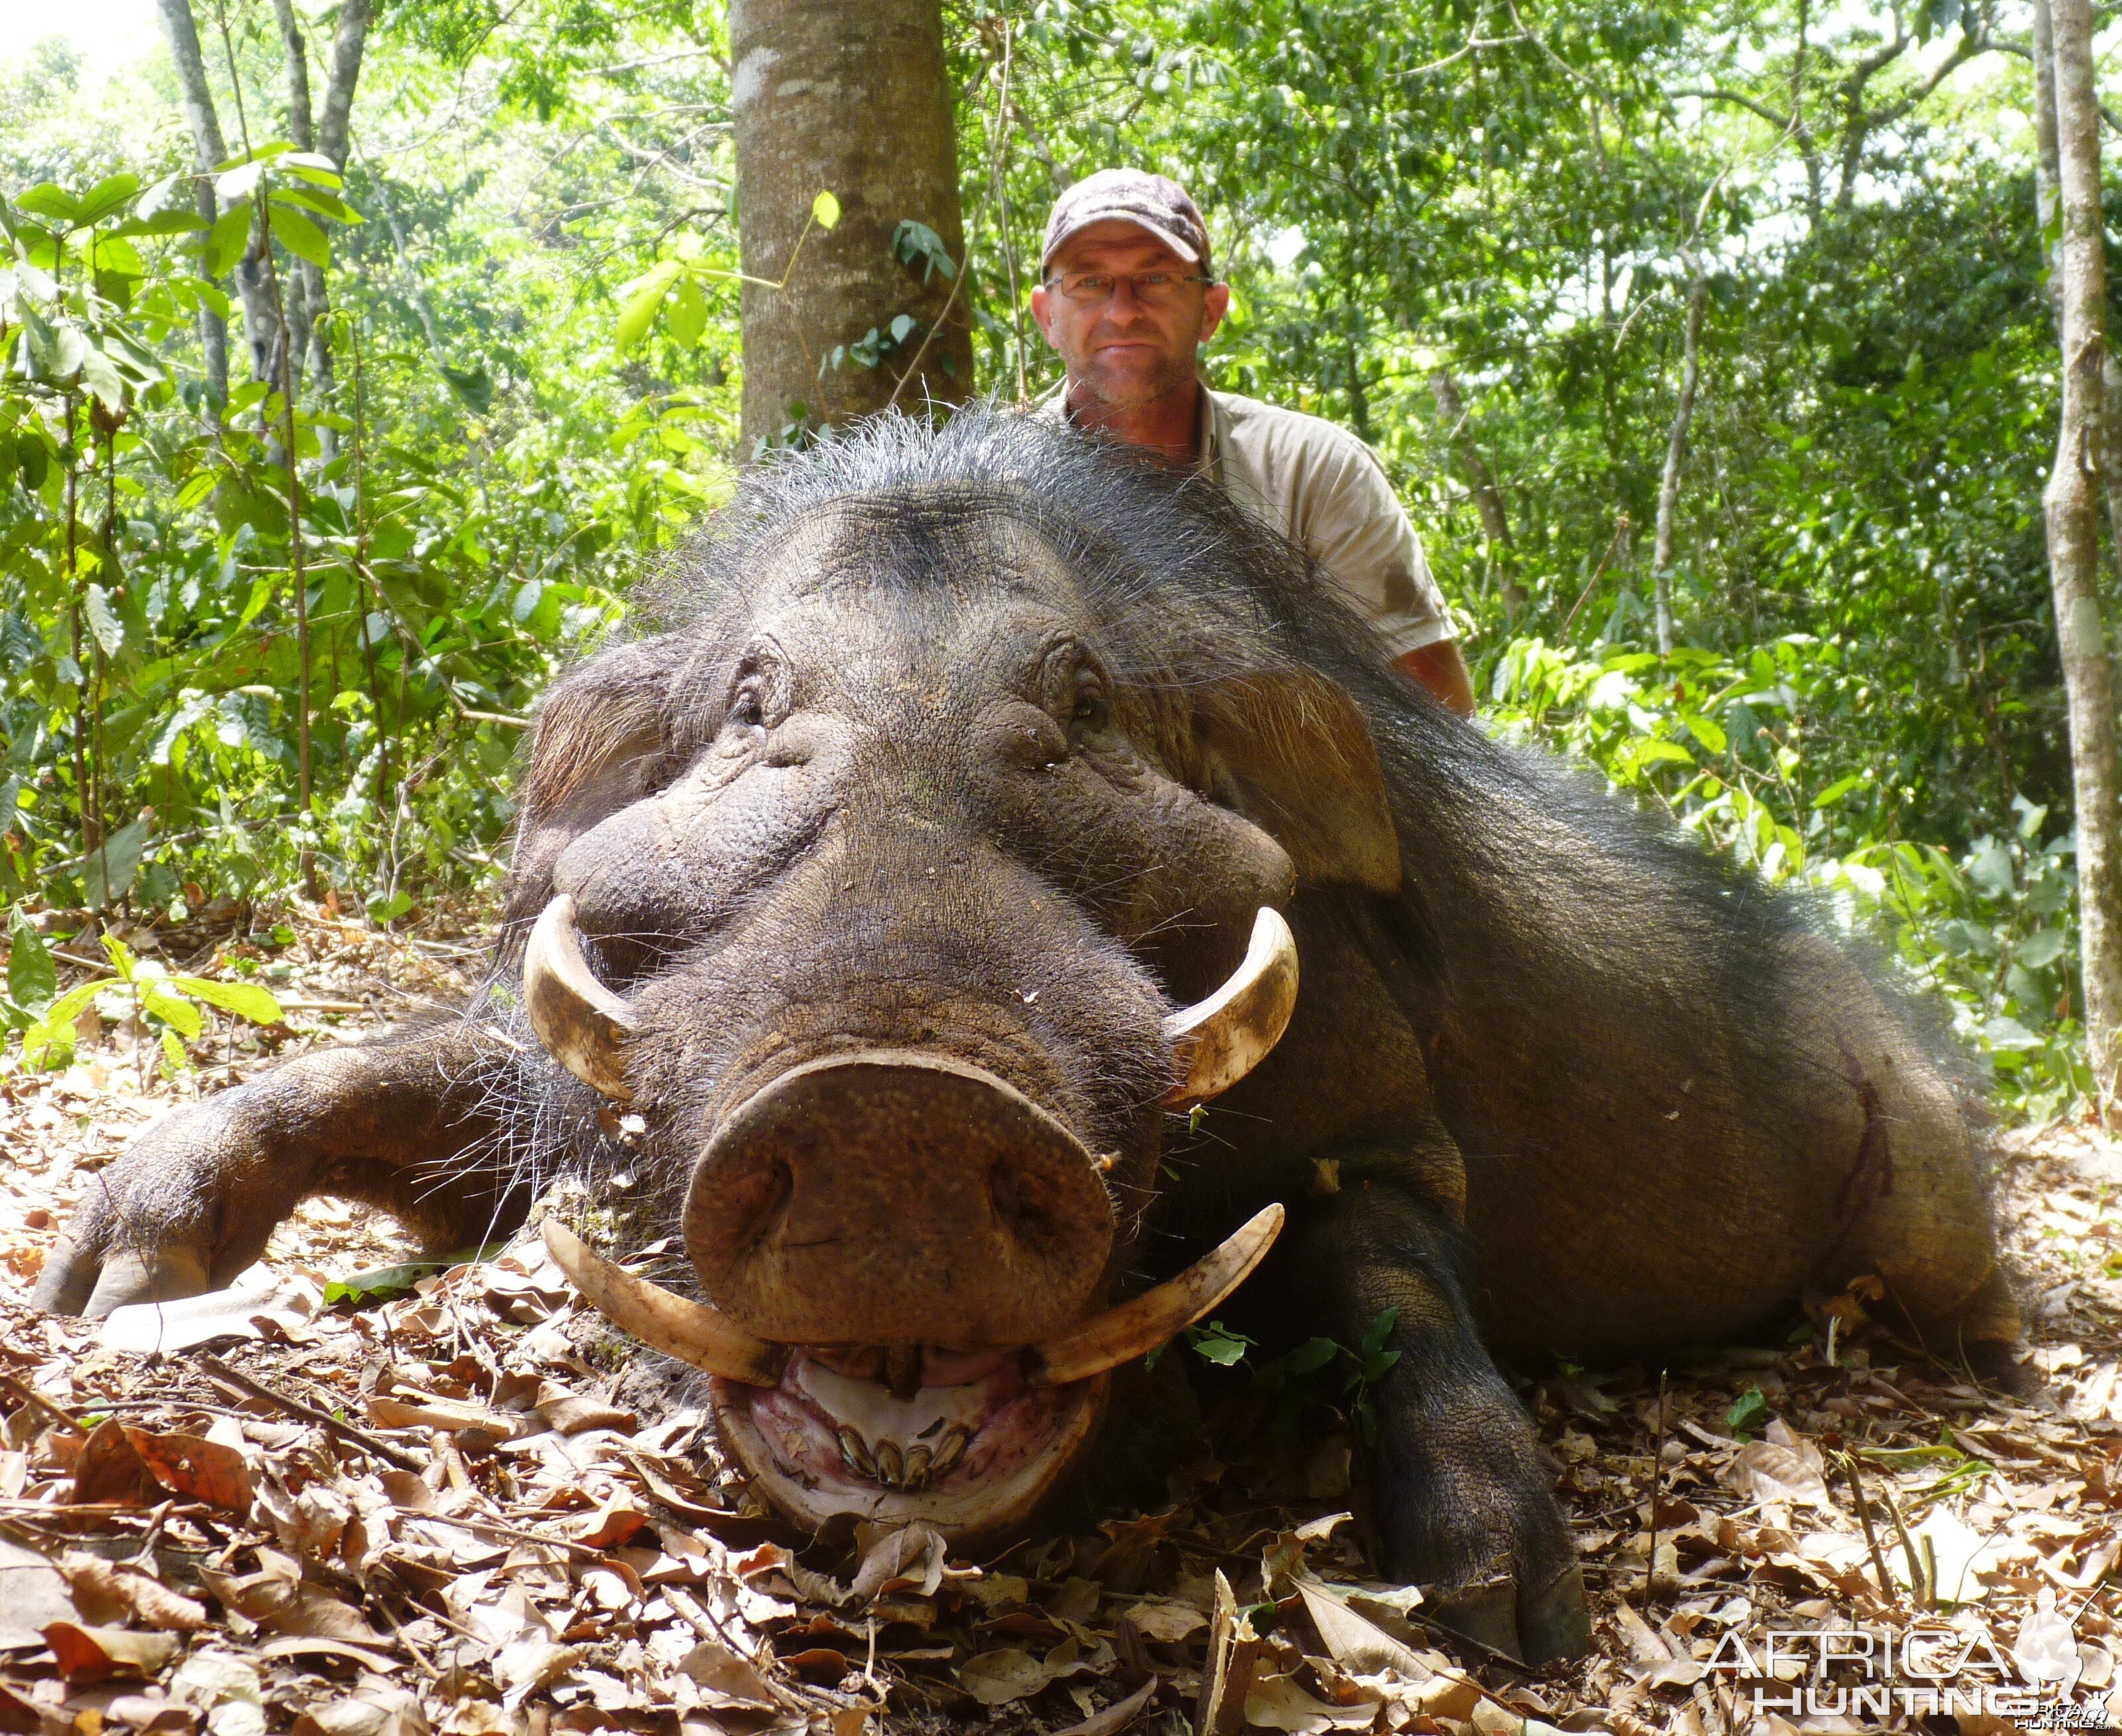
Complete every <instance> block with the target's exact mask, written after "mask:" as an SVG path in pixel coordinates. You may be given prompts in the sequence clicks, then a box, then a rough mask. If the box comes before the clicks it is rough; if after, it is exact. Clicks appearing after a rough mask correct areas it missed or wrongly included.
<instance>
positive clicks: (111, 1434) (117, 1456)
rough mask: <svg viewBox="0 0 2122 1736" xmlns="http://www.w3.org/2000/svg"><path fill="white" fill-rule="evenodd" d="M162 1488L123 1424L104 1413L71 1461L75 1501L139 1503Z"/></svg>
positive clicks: (155, 1494)
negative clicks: (137, 1450) (158, 1485)
mask: <svg viewBox="0 0 2122 1736" xmlns="http://www.w3.org/2000/svg"><path fill="white" fill-rule="evenodd" d="M160 1493H161V1491H160V1490H158V1489H157V1487H156V1486H155V1479H154V1477H153V1476H152V1473H151V1472H149V1471H148V1469H147V1466H146V1465H145V1464H144V1463H142V1461H141V1458H140V1455H139V1454H138V1453H137V1452H135V1451H134V1450H133V1443H132V1442H131V1441H130V1440H129V1439H127V1430H126V1427H125V1425H124V1423H122V1422H120V1421H119V1420H118V1419H117V1418H116V1417H115V1416H106V1417H105V1418H104V1419H103V1421H101V1422H99V1423H98V1424H96V1426H95V1428H94V1429H92V1430H91V1431H90V1432H89V1436H88V1439H87V1440H86V1441H85V1442H84V1443H82V1446H81V1449H80V1450H79V1452H78V1453H77V1454H76V1455H75V1457H74V1462H73V1498H74V1499H75V1500H77V1501H120V1502H123V1503H124V1504H126V1505H129V1506H138V1505H141V1504H142V1503H143V1502H145V1501H146V1500H148V1499H149V1498H150V1497H151V1496H157V1495H159V1494H160Z"/></svg>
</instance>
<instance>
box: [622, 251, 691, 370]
mask: <svg viewBox="0 0 2122 1736" xmlns="http://www.w3.org/2000/svg"><path fill="white" fill-rule="evenodd" d="M684 273H685V267H684V266H683V265H682V264H680V263H679V262H678V261H677V260H675V259H666V260H665V261H664V262H663V263H662V264H661V265H658V266H657V268H655V270H653V271H652V272H650V273H648V274H647V276H646V277H640V278H635V279H634V280H633V282H631V283H629V284H627V285H625V286H624V287H622V288H621V289H620V291H619V294H620V296H622V297H624V299H623V300H622V301H620V303H619V324H618V326H617V328H616V329H615V336H616V337H617V338H618V340H619V348H621V349H623V350H629V349H632V348H633V346H634V345H635V344H637V343H640V342H641V340H642V339H643V338H645V337H647V335H648V326H649V322H650V321H652V320H654V319H655V317H656V310H657V308H659V307H661V306H662V305H663V298H664V296H666V295H668V294H670V292H671V285H672V284H674V283H675V282H677V281H678V279H679V278H680V277H681V276H683V275H684Z"/></svg>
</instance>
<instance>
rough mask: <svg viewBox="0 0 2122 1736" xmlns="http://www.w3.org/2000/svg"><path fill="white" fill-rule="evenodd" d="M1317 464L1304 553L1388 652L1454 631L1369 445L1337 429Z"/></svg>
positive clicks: (1409, 526) (1410, 527)
mask: <svg viewBox="0 0 2122 1736" xmlns="http://www.w3.org/2000/svg"><path fill="white" fill-rule="evenodd" d="M1334 444H1335V445H1336V446H1338V447H1339V449H1340V450H1339V451H1338V452H1337V453H1336V454H1335V455H1334V459H1333V460H1329V461H1328V462H1327V463H1326V464H1322V465H1321V466H1320V470H1321V472H1322V474H1321V477H1320V480H1321V481H1322V482H1326V481H1327V479H1328V478H1329V477H1330V478H1331V481H1330V483H1329V485H1328V486H1325V487H1322V488H1319V489H1318V490H1317V491H1316V492H1314V493H1313V494H1312V497H1311V502H1310V503H1309V504H1310V505H1311V509H1312V510H1311V511H1309V512H1307V513H1306V515H1305V517H1306V523H1305V524H1304V525H1302V527H1301V534H1302V540H1303V543H1304V545H1305V548H1306V551H1307V552H1308V553H1310V554H1311V558H1312V559H1314V560H1315V561H1316V562H1319V564H1320V566H1321V567H1325V569H1326V571H1327V573H1328V574H1329V575H1330V576H1331V577H1332V578H1333V579H1334V581H1335V582H1336V583H1337V584H1339V586H1340V587H1341V589H1342V590H1344V591H1345V592H1346V593H1348V595H1349V596H1351V597H1352V598H1353V599H1354V600H1355V602H1356V604H1357V606H1358V608H1359V609H1362V612H1363V614H1364V615H1365V616H1366V617H1367V618H1368V619H1369V621H1370V623H1371V625H1372V627H1373V628H1375V629H1376V631H1377V632H1378V634H1379V636H1380V637H1381V638H1383V639H1384V641H1385V642H1386V649H1387V650H1388V651H1390V652H1391V654H1392V655H1393V656H1395V657H1401V656H1406V655H1407V653H1408V652H1409V651H1419V650H1420V649H1421V648H1422V647H1423V646H1425V645H1434V644H1435V643H1437V641H1439V640H1440V639H1450V638H1454V637H1456V636H1457V629H1456V628H1454V627H1453V625H1452V623H1451V610H1450V609H1449V608H1448V607H1447V606H1446V604H1445V601H1444V593H1443V592H1442V590H1439V589H1438V588H1437V581H1436V579H1435V578H1434V577H1433V576H1431V573H1430V571H1429V561H1428V557H1426V556H1425V555H1424V554H1423V552H1422V539H1421V538H1420V537H1419V536H1417V535H1416V534H1415V530H1414V525H1413V524H1412V523H1410V522H1409V519H1408V516H1407V509H1406V508H1405V507H1404V506H1401V505H1400V497H1399V496H1397V495H1396V494H1395V493H1394V492H1393V490H1392V484H1391V482H1389V481H1388V480H1386V473H1385V469H1384V467H1383V466H1382V465H1381V464H1379V462H1378V460H1377V459H1376V455H1374V454H1373V453H1372V451H1371V450H1370V448H1369V447H1367V446H1364V445H1363V444H1362V441H1358V440H1357V439H1356V438H1355V437H1354V436H1351V435H1347V434H1345V433H1344V436H1343V437H1342V439H1341V440H1339V441H1336V442H1335V443H1334Z"/></svg>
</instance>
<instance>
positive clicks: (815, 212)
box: [811, 193, 840, 229]
mask: <svg viewBox="0 0 2122 1736" xmlns="http://www.w3.org/2000/svg"><path fill="white" fill-rule="evenodd" d="M811 217H812V218H813V219H814V220H815V221H816V223H817V225H818V226H819V227H820V229H834V228H838V227H839V222H840V202H839V200H838V199H836V198H834V197H833V195H832V194H830V193H821V194H819V195H818V196H817V198H814V199H813V200H811Z"/></svg>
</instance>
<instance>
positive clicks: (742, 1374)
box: [544, 1218, 788, 1386]
mask: <svg viewBox="0 0 2122 1736" xmlns="http://www.w3.org/2000/svg"><path fill="white" fill-rule="evenodd" d="M544 1230H545V1246H546V1247H547V1248H549V1249H550V1250H551V1252H552V1255H553V1259H554V1263H555V1264H557V1265H558V1266H559V1268H560V1270H561V1271H562V1272H565V1273H567V1275H568V1279H569V1281H571V1282H572V1283H573V1285H574V1286H575V1288H576V1289H577V1290H580V1291H581V1292H582V1295H584V1296H585V1297H586V1298H587V1299H588V1301H589V1304H590V1306H591V1307H592V1308H594V1309H596V1311H597V1312H598V1313H599V1314H602V1315H603V1316H604V1317H605V1319H607V1320H609V1321H610V1322H611V1323H612V1324H613V1325H614V1326H616V1327H618V1328H619V1329H620V1330H621V1331H623V1332H631V1333H633V1336H634V1337H637V1338H638V1339H639V1340H640V1341H641V1342H643V1344H645V1345H647V1346H648V1347H649V1348H650V1349H651V1350H657V1351H662V1352H663V1353H664V1354H665V1355H666V1356H675V1357H676V1358H677V1359H678V1360H680V1362H689V1363H691V1364H692V1365H693V1366H694V1368H696V1369H705V1370H707V1371H708V1373H709V1374H719V1375H721V1376H722V1379H725V1380H736V1381H741V1382H742V1383H743V1384H745V1385H746V1386H774V1385H775V1384H778V1382H779V1381H780V1379H781V1369H782V1365H783V1363H785V1362H786V1361H787V1360H788V1346H785V1345H780V1344H769V1343H768V1342H766V1340H765V1339H764V1338H755V1337H752V1335H751V1334H750V1332H746V1330H745V1329H744V1328H742V1327H741V1326H739V1325H738V1324H737V1323H736V1322H735V1321H733V1320H731V1318H729V1317H728V1316H727V1315H726V1314H722V1313H720V1312H718V1311H717V1310H716V1309H712V1308H710V1307H708V1304H706V1303H704V1302H695V1301H694V1300H692V1299H691V1298H689V1297H687V1296H680V1295H675V1293H673V1292H672V1291H671V1290H666V1289H664V1288H663V1287H662V1286H661V1285H660V1284H651V1283H650V1282H649V1281H647V1279H646V1278H637V1277H636V1276H634V1275H633V1273H632V1272H628V1271H625V1270H624V1268H622V1267H617V1266H615V1265H613V1264H612V1262H610V1261H609V1260H607V1259H606V1258H605V1257H604V1256H603V1255H602V1254H601V1253H597V1252H596V1249H594V1248H591V1246H590V1245H589V1244H588V1243H587V1242H585V1241H584V1240H583V1239H582V1238H581V1237H580V1236H578V1235H577V1234H575V1233H574V1231H573V1230H570V1229H568V1226H567V1225H564V1224H563V1223H561V1222H559V1220H557V1219H554V1218H547V1219H546V1220H545V1225H544Z"/></svg>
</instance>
